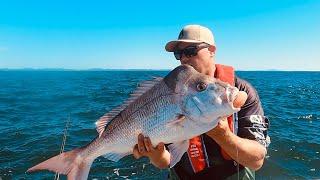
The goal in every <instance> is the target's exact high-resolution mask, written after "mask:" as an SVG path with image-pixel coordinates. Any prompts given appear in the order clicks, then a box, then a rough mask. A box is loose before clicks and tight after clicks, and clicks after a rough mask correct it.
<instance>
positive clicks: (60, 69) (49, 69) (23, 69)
mask: <svg viewBox="0 0 320 180" xmlns="http://www.w3.org/2000/svg"><path fill="white" fill-rule="evenodd" d="M170 70H171V69H103V68H92V69H64V68H0V71H170ZM236 71H237V72H246V71H249V72H250V71H252V72H320V70H281V69H266V70H263V69H262V70H259V69H257V70H241V69H240V70H236Z"/></svg>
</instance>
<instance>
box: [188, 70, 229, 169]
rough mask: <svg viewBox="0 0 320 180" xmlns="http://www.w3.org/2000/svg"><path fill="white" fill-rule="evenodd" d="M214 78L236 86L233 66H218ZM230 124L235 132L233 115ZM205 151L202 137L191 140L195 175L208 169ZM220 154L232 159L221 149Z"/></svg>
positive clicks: (190, 145) (190, 154)
mask: <svg viewBox="0 0 320 180" xmlns="http://www.w3.org/2000/svg"><path fill="white" fill-rule="evenodd" d="M215 66H216V70H215V75H214V77H215V78H217V79H220V80H221V81H224V82H227V83H229V84H230V85H232V86H234V85H235V82H234V76H235V75H234V69H233V67H231V66H225V65H221V64H216V65H215ZM228 124H229V128H230V130H231V131H232V132H233V131H234V129H233V115H231V116H229V117H228ZM204 153H205V150H204V149H203V145H202V140H201V137H200V136H197V137H194V138H192V139H190V140H189V148H188V156H189V159H190V163H191V164H192V167H193V170H194V172H195V173H197V172H199V171H201V170H203V169H204V168H205V167H206V159H205V154H204ZM220 153H221V155H222V157H223V158H224V159H226V160H231V157H230V156H229V155H228V154H227V153H226V152H225V151H224V150H223V149H222V148H221V149H220Z"/></svg>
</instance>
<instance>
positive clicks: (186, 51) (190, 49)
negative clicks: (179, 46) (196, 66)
mask: <svg viewBox="0 0 320 180" xmlns="http://www.w3.org/2000/svg"><path fill="white" fill-rule="evenodd" d="M183 54H184V55H185V56H187V57H192V56H196V55H197V47H195V46H189V47H187V48H185V49H184V50H183Z"/></svg>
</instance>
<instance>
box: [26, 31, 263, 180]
mask: <svg viewBox="0 0 320 180" xmlns="http://www.w3.org/2000/svg"><path fill="white" fill-rule="evenodd" d="M166 50H167V51H169V52H174V55H175V57H176V59H177V60H180V62H181V64H182V65H180V66H178V67H176V68H175V69H173V70H172V71H170V72H169V74H168V75H166V76H165V77H164V78H155V79H153V80H149V81H145V82H142V83H141V84H140V86H139V87H138V88H137V89H136V90H135V91H134V92H133V93H132V94H131V97H130V98H128V99H127V100H126V101H125V102H123V103H122V104H121V105H120V106H119V107H116V108H114V109H113V110H111V111H109V112H107V113H106V114H104V115H103V116H102V117H100V118H99V120H98V121H97V122H96V130H97V136H96V137H95V138H94V139H93V140H92V141H91V142H89V143H88V144H86V145H84V146H82V147H78V148H75V149H73V150H70V151H67V152H63V153H60V154H58V155H56V156H54V157H51V158H49V159H48V160H45V161H43V162H41V163H39V164H37V165H35V166H33V167H31V168H29V169H28V170H27V171H28V172H34V171H39V170H50V171H54V172H57V173H60V174H65V175H67V177H68V179H69V180H85V179H87V178H88V176H89V172H90V168H91V165H92V163H93V162H94V160H95V159H96V158H97V157H99V156H104V157H105V158H106V159H108V160H111V161H119V160H120V159H121V158H123V157H125V156H127V155H130V154H132V153H133V154H134V156H135V157H136V158H140V157H142V156H147V157H149V159H150V161H151V163H152V164H153V165H155V166H156V167H158V168H167V167H170V168H171V169H172V170H173V171H172V172H173V173H175V174H176V175H177V176H178V177H179V178H180V179H199V178H206V179H226V178H232V177H235V176H237V177H238V178H240V176H241V178H242V179H243V178H254V173H253V170H257V169H259V168H260V167H261V166H262V164H263V161H264V157H265V155H266V152H267V150H266V148H267V146H268V144H269V138H268V135H267V128H268V119H267V118H265V117H264V114H263V109H262V107H261V103H260V100H259V97H258V95H257V93H256V91H255V89H254V88H253V87H252V86H251V85H250V84H249V83H247V82H246V81H244V80H242V79H240V78H238V77H237V76H235V75H234V70H233V68H232V67H229V66H224V65H218V64H215V62H214V57H215V50H216V47H215V43H214V39H213V35H212V33H211V31H210V30H209V29H208V28H205V27H202V26H199V25H189V26H186V27H184V28H183V30H182V31H181V32H180V35H179V39H178V40H176V41H171V42H169V43H167V45H166ZM137 136H138V144H136V138H137ZM151 142H152V143H154V145H156V146H155V147H154V146H153V145H152V143H151ZM250 169H251V170H250Z"/></svg>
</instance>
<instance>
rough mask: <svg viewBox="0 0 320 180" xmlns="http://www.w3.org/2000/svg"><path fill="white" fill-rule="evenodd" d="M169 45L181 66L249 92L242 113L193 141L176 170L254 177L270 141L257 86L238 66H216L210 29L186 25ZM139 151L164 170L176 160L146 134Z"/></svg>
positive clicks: (195, 175)
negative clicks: (242, 76) (239, 74)
mask: <svg viewBox="0 0 320 180" xmlns="http://www.w3.org/2000/svg"><path fill="white" fill-rule="evenodd" d="M165 49H166V50H167V51H168V52H174V55H175V58H176V59H177V60H180V62H181V64H189V65H191V66H193V67H194V68H195V69H196V70H197V71H198V72H200V73H203V74H206V75H208V76H211V77H215V78H218V79H220V80H222V81H225V82H228V83H229V84H231V85H234V86H236V87H237V88H238V89H239V90H242V91H245V92H246V93H247V94H248V98H247V100H246V102H245V104H244V105H243V106H242V108H241V110H240V111H239V112H238V113H235V114H233V115H231V116H230V117H228V119H227V118H223V119H221V120H220V122H219V124H218V126H217V127H215V128H213V129H212V130H210V131H209V132H207V133H206V134H202V135H201V136H199V137H195V138H193V139H191V140H190V141H189V149H188V152H186V153H185V154H184V155H183V157H182V158H181V160H180V161H179V162H178V163H177V164H176V165H175V166H174V167H173V170H174V172H175V174H176V175H177V176H178V177H179V178H180V179H199V178H205V179H232V178H241V179H254V171H255V170H258V169H260V168H261V166H262V165H263V162H264V158H265V155H266V152H267V150H266V148H267V146H268V145H269V143H270V140H269V137H268V135H267V129H268V127H269V122H268V119H267V118H266V117H265V116H264V112H263V109H262V107H261V103H260V100H259V97H258V94H257V92H256V91H255V89H254V88H253V87H252V86H251V85H250V84H249V83H248V82H246V81H244V80H242V79H240V78H238V77H237V76H235V75H234V70H233V68H232V67H230V66H224V65H218V64H215V52H216V46H215V42H214V37H213V34H212V32H211V31H210V30H209V29H208V28H206V27H203V26H200V25H188V26H185V27H184V28H183V29H182V30H181V32H180V34H179V37H178V40H174V41H170V42H168V43H167V44H166V46H165ZM133 154H134V156H135V157H136V158H140V157H142V156H147V157H148V158H149V159H150V161H151V163H152V164H153V165H155V166H156V167H158V168H167V167H168V165H169V164H170V153H169V152H168V150H167V149H166V147H165V146H164V144H163V143H159V144H158V145H157V146H155V147H154V146H153V145H152V143H151V141H150V139H149V138H148V137H144V136H143V135H142V134H140V135H139V137H138V144H137V145H136V146H135V148H134V150H133Z"/></svg>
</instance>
